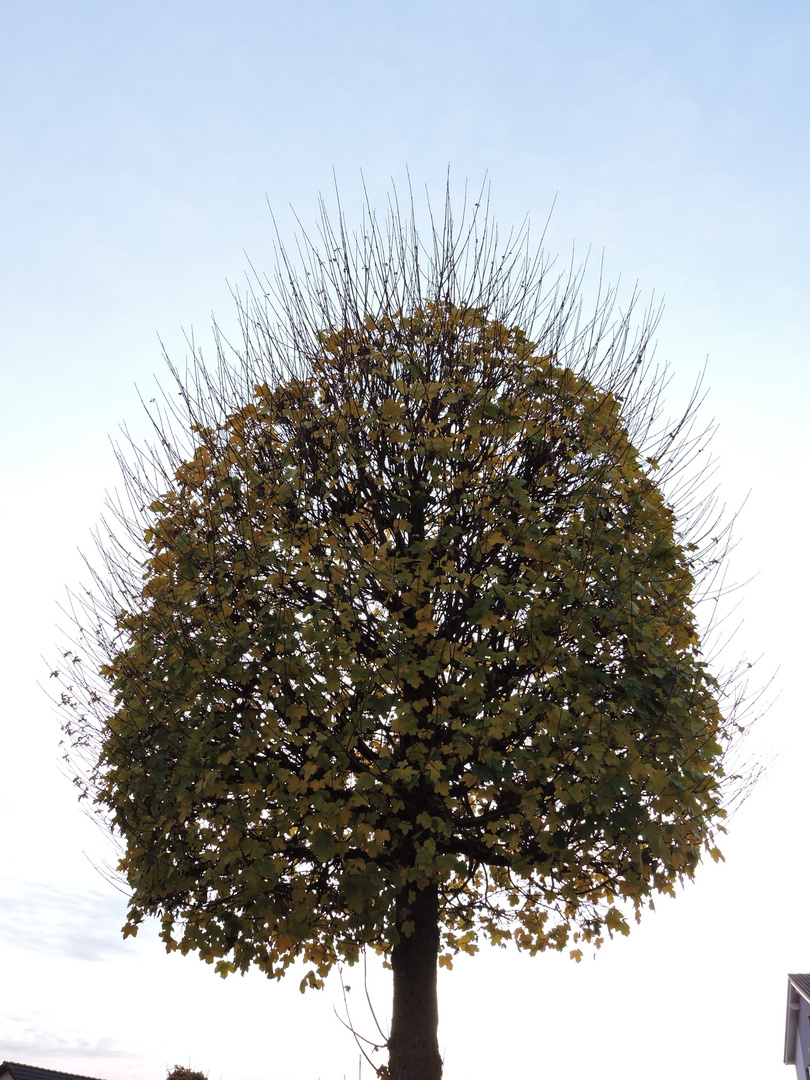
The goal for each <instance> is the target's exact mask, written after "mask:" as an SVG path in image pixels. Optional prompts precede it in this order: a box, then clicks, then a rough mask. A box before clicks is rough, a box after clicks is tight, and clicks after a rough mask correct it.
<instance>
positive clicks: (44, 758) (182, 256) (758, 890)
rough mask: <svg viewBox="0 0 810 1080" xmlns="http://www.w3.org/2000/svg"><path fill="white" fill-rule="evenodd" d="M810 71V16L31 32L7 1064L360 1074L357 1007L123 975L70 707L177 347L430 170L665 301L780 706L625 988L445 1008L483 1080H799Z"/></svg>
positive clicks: (494, 995) (646, 935)
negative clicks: (74, 660)
mask: <svg viewBox="0 0 810 1080" xmlns="http://www.w3.org/2000/svg"><path fill="white" fill-rule="evenodd" d="M809 39H810V2H808V0H792V2H788V0H772V2H771V3H769V4H767V5H765V4H764V3H762V2H757V3H752V2H746V0H734V2H731V0H726V2H719V0H702V2H672V3H667V4H664V3H649V2H646V3H641V2H638V0H630V2H623V3H618V2H605V0H565V2H564V0H550V2H546V3H544V2H541V0H535V2H533V3H520V2H517V0H503V2H502V3H500V4H498V5H496V4H494V3H484V2H476V0H468V2H465V3H457V2H445V3H442V2H441V0H436V2H435V3H432V4H429V3H425V2H422V0H415V2H412V3H409V4H406V3H403V4H400V5H394V4H390V3H383V2H379V0H378V2H370V0H363V2H346V3H342V4H336V3H332V4H330V3H325V2H323V0H318V2H315V0H313V2H310V3H307V2H301V3H299V5H298V6H297V7H294V6H293V5H291V4H279V3H273V2H266V3H258V2H256V0H231V2H230V3H229V4H228V5H225V4H220V3H212V2H195V3H190V2H188V0H176V2H174V0H162V2H161V3H156V2H153V0H142V2H140V3H138V4H134V3H133V4H125V3H122V2H116V0H104V2H100V0H99V2H95V3H90V2H86V0H71V3H69V4H65V3H56V2H55V0H50V2H42V0H25V2H22V0H0V237H2V240H1V241H0V257H1V258H2V269H0V276H1V279H2V280H0V320H2V326H3V335H2V344H1V345H0V372H1V373H2V395H0V420H1V421H2V422H1V423H0V450H2V458H1V459H0V460H2V462H3V466H4V467H3V470H2V476H1V477H0V483H1V484H2V505H3V507H4V509H5V515H4V520H5V529H4V530H3V535H2V537H0V545H2V550H1V551H0V558H2V565H3V566H4V568H5V571H6V580H5V597H6V599H5V610H4V615H5V618H4V620H3V625H2V630H1V631H0V636H1V637H2V640H0V657H1V658H2V659H0V664H2V673H1V674H2V685H3V689H4V693H3V699H2V700H3V705H2V712H0V716H1V717H2V719H1V720H0V760H2V761H3V763H4V765H5V769H4V770H3V773H4V775H3V781H2V784H1V785H0V865H1V866H2V875H0V961H1V963H2V971H3V976H2V984H3V992H2V994H0V1058H2V1057H5V1058H10V1059H14V1060H22V1061H27V1062H30V1063H33V1064H42V1065H45V1066H50V1067H55V1068H63V1069H69V1070H72V1071H76V1072H85V1073H89V1074H90V1075H95V1076H100V1077H103V1078H105V1080H136V1078H137V1080H163V1077H164V1076H165V1070H166V1068H167V1066H171V1065H173V1064H175V1062H181V1063H187V1062H188V1061H189V1060H190V1062H191V1064H192V1065H193V1066H194V1067H195V1068H201V1069H203V1070H206V1071H210V1075H211V1080H220V1078H223V1080H287V1078H290V1080H292V1078H295V1080H317V1078H318V1077H321V1078H322V1080H340V1078H341V1077H343V1076H344V1074H345V1075H347V1076H353V1075H355V1074H356V1070H357V1055H356V1052H355V1051H354V1049H353V1044H352V1043H351V1040H350V1039H349V1037H348V1036H347V1035H346V1034H345V1032H344V1031H343V1030H342V1029H341V1028H340V1025H339V1024H338V1022H337V1020H336V1019H335V1018H334V1016H333V1014H332V1006H333V1004H335V1003H337V1002H338V998H339V994H338V991H337V989H335V988H334V987H332V988H329V989H327V991H326V992H325V993H324V994H322V995H320V996H309V997H305V998H303V999H301V998H300V997H299V995H298V992H297V988H296V982H295V980H293V979H291V980H289V981H288V983H287V984H284V983H282V984H280V985H276V984H268V983H266V982H265V981H263V980H262V979H261V978H259V977H249V978H247V979H245V980H235V981H227V982H225V983H222V982H221V981H220V980H218V979H216V978H215V977H214V976H213V974H212V972H211V971H210V970H209V969H208V968H206V967H205V966H204V965H202V964H201V963H200V962H199V961H198V960H197V959H196V958H195V957H193V956H189V957H187V958H178V957H171V958H167V957H165V956H164V955H163V954H162V952H161V950H160V948H159V947H158V944H157V943H156V942H155V940H154V935H152V936H151V937H150V935H149V934H148V933H147V932H146V931H144V933H143V934H142V936H141V938H139V939H138V940H137V942H132V941H128V942H126V943H123V942H121V941H120V939H119V937H118V933H117V927H118V926H119V925H120V924H121V922H122V921H123V902H122V899H121V898H120V897H118V896H117V895H116V893H115V892H114V891H113V890H112V889H110V888H109V887H108V886H107V885H105V883H104V881H103V879H102V878H101V877H99V875H98V874H97V873H96V872H95V871H94V870H93V868H92V866H91V862H90V860H96V861H98V860H99V859H100V858H102V857H103V852H102V850H101V848H100V837H99V836H98V835H97V833H96V831H95V830H94V829H93V828H92V827H91V826H90V825H89V823H87V822H86V821H85V819H84V818H83V817H82V816H81V814H80V812H79V810H78V807H77V805H76V803H75V800H74V795H73V791H72V789H71V787H70V785H69V784H68V783H67V782H66V781H65V780H63V779H62V778H61V776H60V775H59V771H58V748H57V743H58V728H57V724H56V721H55V720H54V717H53V714H52V712H51V711H50V709H49V706H48V703H47V700H46V699H45V697H44V695H43V694H42V693H41V691H40V690H39V689H38V688H37V685H36V682H37V680H43V678H44V680H45V681H46V682H47V668H46V667H45V665H44V662H43V661H42V660H41V656H42V655H43V654H44V655H46V656H52V655H53V642H54V641H55V640H56V638H57V633H56V631H55V629H54V625H55V623H56V622H57V621H59V614H58V611H57V608H56V603H57V602H58V601H60V600H62V598H63V597H64V586H65V585H66V584H70V583H74V582H76V581H77V580H79V579H80V577H81V574H82V570H81V561H80V559H79V556H78V555H77V553H76V549H77V547H82V548H84V549H85V550H87V549H88V548H89V547H90V543H89V533H90V529H91V527H92V525H93V523H94V521H95V520H96V519H97V517H98V514H99V511H100V508H101V504H102V500H103V492H104V488H105V486H112V485H114V484H115V468H114V462H113V459H112V455H111V452H110V450H109V443H108V437H109V436H110V435H111V434H113V435H114V433H115V431H116V429H117V427H118V425H119V423H121V422H123V421H126V422H128V423H129V424H130V425H131V426H132V427H133V428H134V429H135V430H139V429H140V428H141V427H142V419H141V414H140V410H139V405H138V399H137V395H136V393H135V390H134V384H136V383H137V384H138V386H140V387H141V388H142V389H143V391H144V395H145V396H146V397H149V396H152V390H151V387H152V385H153V375H154V374H155V373H157V374H158V375H160V374H161V371H162V364H161V359H160V346H159V342H158V335H159V336H160V338H161V339H162V340H163V341H164V342H165V343H166V345H167V347H168V349H169V351H170V353H171V355H172V356H173V357H174V358H175V359H176V360H179V361H180V362H182V359H183V357H184V355H185V352H186V351H187V350H186V346H185V344H184V340H183V330H184V329H186V330H188V329H190V328H191V327H193V328H194V331H195V333H196V335H197V337H198V339H199V340H200V341H201V342H203V343H205V342H206V340H207V338H208V325H209V322H210V314H211V312H212V311H214V312H215V313H216V315H217V317H218V319H220V320H221V321H222V322H223V323H224V324H225V325H226V326H227V325H228V323H229V320H231V319H232V303H231V300H230V295H229V285H228V283H229V282H230V283H233V284H236V283H239V282H240V281H241V280H242V279H243V277H244V274H245V271H246V269H247V262H246V254H247V256H249V257H250V259H251V260H252V261H253V263H254V264H255V265H256V266H257V268H258V269H259V270H263V269H267V270H268V271H269V270H271V268H272V267H271V263H272V240H273V224H272V220H271V217H270V212H269V210H268V203H269V205H270V207H272V210H273V213H274V214H275V215H276V219H277V222H278V225H279V229H280V231H281V234H282V236H283V237H285V238H286V239H287V240H288V241H290V240H292V225H293V221H292V215H291V212H290V210H289V204H290V203H292V204H293V205H294V207H295V210H296V211H297V213H298V215H299V216H300V218H301V221H302V222H303V224H304V225H306V226H311V225H313V224H314V223H315V219H316V215H317V198H318V194H319V193H320V192H323V193H324V195H325V196H326V197H327V199H328V200H329V199H331V193H332V188H333V179H332V177H333V170H334V172H335V173H336V175H337V178H338V182H339V186H340V189H341V195H342V201H343V205H344V209H345V211H346V215H347V217H348V219H349V220H350V221H351V220H352V219H355V220H356V218H357V216H358V214H359V211H360V203H361V180H360V173H361V170H362V174H363V176H364V177H365V182H366V185H367V187H368V190H369V193H370V196H371V198H372V200H373V201H374V202H375V203H377V204H378V205H380V206H383V205H384V203H385V199H386V192H387V190H388V185H389V182H390V179H391V178H394V179H395V180H396V182H397V183H398V184H399V185H403V184H404V182H405V178H406V166H407V168H408V169H409V170H410V175H411V178H412V180H413V184H414V188H415V190H416V191H417V196H418V194H419V192H421V190H422V189H423V188H424V186H425V185H427V186H428V188H429V190H430V191H431V192H432V193H433V195H434V196H437V195H438V196H439V197H440V196H441V192H442V188H443V185H444V182H445V176H446V172H447V168H448V166H449V167H450V170H451V178H452V185H453V188H454V191H456V192H459V191H460V190H461V188H462V187H463V183H464V181H465V180H469V182H470V184H471V185H473V186H478V185H480V183H481V182H482V179H483V177H484V175H485V174H486V175H487V176H488V177H489V179H490V181H491V191H492V210H493V215H494V216H495V217H496V218H497V220H498V222H499V224H500V225H501V228H502V229H503V230H504V231H508V229H509V228H510V227H512V226H514V225H519V224H520V223H521V222H522V220H523V218H524V217H525V216H526V215H527V214H528V215H529V216H530V218H531V221H532V228H533V231H534V232H535V233H536V234H537V235H538V236H539V234H540V232H541V231H542V229H543V226H544V225H545V222H546V219H547V217H548V214H549V211H550V209H551V206H552V204H553V203H554V201H555V199H556V204H555V209H554V213H553V216H552V219H551V223H550V225H549V228H548V232H547V239H546V248H547V250H548V252H549V254H552V255H557V254H558V255H559V257H560V259H561V262H562V263H563V264H565V263H567V262H568V261H569V260H570V258H571V252H572V248H573V249H574V250H575V253H576V255H575V258H576V260H577V261H579V259H580V258H584V257H585V255H586V254H587V253H588V252H589V251H590V259H591V265H592V266H598V264H599V260H600V259H601V258H602V256H603V253H604V260H605V267H606V275H607V277H608V278H609V279H611V280H613V281H615V280H616V279H617V278H618V277H619V275H621V280H622V283H623V288H624V289H625V290H626V291H627V292H629V291H631V290H632V288H633V286H634V285H635V284H636V282H638V285H639V288H640V290H641V294H642V296H643V297H649V296H650V295H652V294H653V293H654V294H655V296H656V297H660V296H663V297H664V298H665V301H666V310H665V313H664V318H663V321H662V323H661V327H660V331H659V335H658V339H659V344H658V355H659V356H660V357H661V359H663V360H666V361H668V362H669V363H670V364H671V365H672V369H673V372H674V379H673V385H672V389H671V396H672V401H673V408H676V407H677V405H678V403H679V402H681V401H682V400H683V399H684V397H685V396H686V394H687V393H688V390H689V388H690V386H691V384H692V382H693V380H694V378H695V376H696V375H697V373H698V372H699V371H700V370H701V369H702V367H703V365H704V363H705V362H706V358H707V356H708V368H707V376H706V386H707V387H708V389H709V397H708V400H707V403H706V406H705V414H706V417H707V419H711V418H712V417H714V418H716V420H717V422H718V424H719V431H718V436H717V440H716V449H717V453H718V455H719V466H718V481H719V483H720V485H721V492H722V494H723V497H724V499H725V501H726V502H727V503H728V504H729V505H730V506H731V507H737V506H739V505H740V504H741V502H742V501H743V500H744V499H745V498H746V496H748V501H747V503H746V505H745V507H744V508H743V510H742V511H741V513H740V516H739V522H738V535H739V538H740V545H739V547H738V549H737V552H736V553H735V557H734V561H733V564H732V567H731V571H732V576H733V577H734V578H736V579H740V580H746V579H749V578H751V579H752V580H750V582H749V584H747V585H746V586H745V588H743V589H742V590H741V591H740V594H739V595H740V597H741V600H742V604H741V607H740V609H739V612H738V613H737V615H735V616H733V617H732V619H731V621H730V624H729V625H736V622H737V621H739V619H742V620H743V622H742V626H741V628H740V630H739V632H738V634H737V637H736V638H735V640H734V642H733V644H732V646H731V652H732V653H733V651H734V649H737V650H739V651H741V652H747V653H748V654H749V655H751V656H758V655H760V654H764V659H763V661H762V665H761V671H762V675H763V678H767V677H768V676H769V674H771V673H772V672H773V671H774V670H775V669H776V668H779V669H780V670H779V671H778V674H777V675H776V681H775V687H776V688H777V689H778V690H779V692H780V695H781V696H780V697H779V698H778V700H777V701H776V703H775V705H774V706H773V708H772V710H771V712H770V713H769V715H768V716H767V717H766V719H765V720H764V721H763V722H762V723H761V725H760V728H759V730H758V732H756V734H755V740H756V746H757V748H758V750H759V752H760V753H761V754H763V755H764V756H766V757H772V756H773V755H774V754H778V756H777V757H776V758H775V760H774V761H773V763H772V765H771V767H770V771H769V773H768V775H767V777H766V778H765V779H764V780H763V781H762V782H761V784H760V785H759V788H758V790H757V791H756V792H755V793H754V795H753V796H752V797H751V799H750V800H749V802H748V803H747V804H746V806H745V807H744V808H743V809H742V810H741V811H740V812H739V814H738V815H737V816H736V817H735V818H734V820H733V821H732V823H731V826H730V833H729V837H728V840H727V843H726V845H725V850H726V854H727V862H726V863H725V864H721V865H720V866H718V867H715V866H708V867H706V868H704V869H703V870H702V871H701V873H700V874H699V876H698V880H697V882H696V884H694V885H693V886H691V887H690V888H689V889H688V890H686V891H685V892H684V895H683V896H682V897H680V898H679V899H678V900H677V901H676V902H674V903H672V902H662V904H661V905H660V909H659V911H658V912H657V913H656V914H655V915H654V916H649V917H648V918H647V919H646V920H645V921H644V923H643V924H642V925H641V926H640V927H638V928H636V929H635V930H634V932H633V934H632V935H631V937H630V938H629V939H628V940H626V941H624V940H623V941H620V942H614V943H610V944H608V945H607V946H606V947H605V948H604V949H603V951H602V953H601V954H600V955H599V956H598V957H597V959H596V960H590V959H586V961H584V962H583V963H582V964H581V965H579V966H576V965H574V964H572V963H570V962H568V961H564V960H563V959H561V958H559V957H538V958H535V959H534V960H528V959H526V958H523V959H516V958H515V957H513V956H511V955H510V954H500V953H499V954H497V955H495V956H492V955H482V956H480V957H476V958H475V959H473V960H471V961H468V962H464V963H460V964H459V965H458V966H457V968H456V970H455V971H454V972H452V973H450V974H449V975H445V974H443V975H442V983H441V995H442V996H441V1014H442V1018H443V1019H442V1028H441V1044H442V1046H443V1048H445V1049H446V1061H447V1065H446V1072H445V1075H446V1080H461V1077H464V1078H465V1080H467V1078H472V1080H475V1077H477V1076H481V1077H484V1076H492V1075H496V1074H500V1073H501V1072H503V1071H504V1070H508V1071H509V1072H514V1073H515V1074H517V1075H521V1076H525V1077H529V1078H533V1077H541V1076H542V1077H552V1078H555V1080H556V1078H559V1080H580V1078H583V1080H584V1078H585V1077H586V1076H587V1077H590V1076H592V1075H593V1074H594V1073H595V1072H596V1073H598V1075H599V1076H600V1078H602V1080H614V1078H615V1080H619V1078H621V1080H634V1078H636V1077H638V1078H639V1080H641V1078H642V1077H645V1076H647V1075H650V1073H651V1072H653V1071H654V1072H655V1075H656V1077H657V1078H658V1080H675V1078H676V1077H678V1078H680V1077H682V1076H684V1075H690V1076H696V1077H698V1078H700V1077H704V1076H705V1077H707V1078H712V1080H714V1078H720V1077H725V1076H728V1075H734V1076H735V1078H736V1080H754V1078H756V1080H769V1078H773V1080H778V1078H780V1077H787V1076H789V1075H790V1073H789V1070H787V1069H786V1068H785V1067H784V1066H783V1065H782V1064H781V1040H782V1023H783V1008H784V998H785V981H786V980H785V975H786V973H787V971H788V970H794V971H796V970H798V971H807V970H810V933H808V930H807V920H806V917H805V914H804V909H805V898H806V896H807V895H808V887H809V886H810V871H808V867H807V857H806V854H805V843H804V832H805V824H804V822H805V815H804V806H805V804H806V794H805V793H806V789H807V783H806V771H807V770H806V762H807V760H808V756H810V727H809V726H808V709H807V703H806V694H805V691H804V672H805V668H806V643H807V636H808V631H807V624H806V623H807V620H806V611H807V610H808V606H810V596H808V586H807V576H806V574H805V573H804V567H803V554H804V551H805V550H806V547H807V540H806V536H807V527H808V514H807V510H806V496H805V491H806V487H807V475H808V465H809V464H810V463H809V462H808V452H807V436H806V431H807V420H806V413H807V410H808V405H810V393H808V389H809V388H808V381H809V380H808V353H809V352H810V330H809V326H810V315H809V314H808V301H807V297H808V295H810V274H809V273H808V246H809V243H808V242H809V241H810V226H809V225H808V211H807V202H808V195H807V190H808V175H809V174H810V150H809V149H808V147H810V138H808V131H807V128H808V120H807V118H808V115H810V76H808V65H807V57H808V51H809V50H810V40H809ZM245 253H246V254H245ZM749 492H750V495H749ZM753 575H757V576H753ZM85 852H86V853H87V855H88V857H85V854H84V853H85ZM3 897H5V901H3V900H2V898H3ZM373 979H376V982H375V987H376V988H377V989H376V992H375V1001H376V1003H377V1005H378V1006H379V1008H380V1010H381V1011H382V1012H383V1013H385V1011H386V1010H387V1008H388V993H389V988H388V986H387V983H386V982H385V980H384V979H382V980H380V979H379V978H377V976H376V975H374V976H373Z"/></svg>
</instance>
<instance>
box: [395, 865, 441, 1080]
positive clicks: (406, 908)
mask: <svg viewBox="0 0 810 1080" xmlns="http://www.w3.org/2000/svg"><path fill="white" fill-rule="evenodd" d="M396 920H397V930H398V931H399V935H400V939H399V944H398V945H395V946H394V949H393V951H392V954H391V966H392V968H393V970H394V1015H393V1018H392V1021H391V1038H390V1039H389V1040H388V1052H389V1060H388V1068H389V1073H390V1077H391V1080H441V1075H442V1059H441V1057H440V1055H439V1034H438V1028H439V1005H438V1000H437V997H436V969H437V963H438V956H439V897H438V890H437V888H436V886H435V885H429V886H428V887H427V888H425V889H417V890H416V891H415V896H414V899H413V901H410V900H409V899H408V892H407V890H406V892H405V893H404V894H403V895H402V896H401V897H400V898H399V900H398V901H397V911H396ZM408 922H410V923H413V926H414V929H413V933H412V934H411V935H410V937H406V936H405V934H404V932H403V930H402V926H403V923H408Z"/></svg>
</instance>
